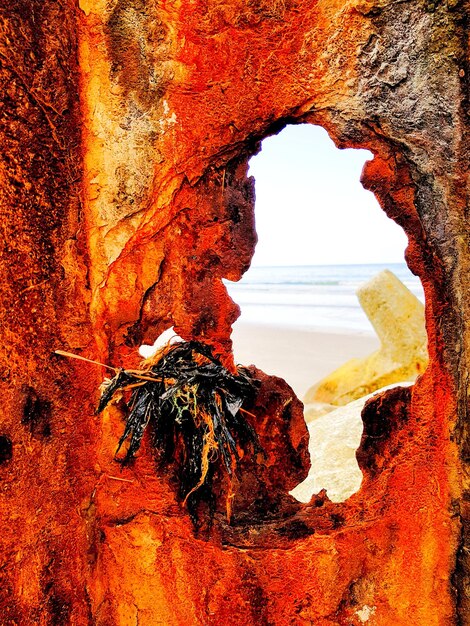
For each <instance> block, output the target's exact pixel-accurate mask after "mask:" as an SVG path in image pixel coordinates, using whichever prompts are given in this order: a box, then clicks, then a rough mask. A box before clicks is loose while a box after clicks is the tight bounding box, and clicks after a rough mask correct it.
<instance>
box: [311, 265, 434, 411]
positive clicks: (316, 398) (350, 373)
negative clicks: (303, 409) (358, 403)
mask: <svg viewBox="0 0 470 626" xmlns="http://www.w3.org/2000/svg"><path fill="white" fill-rule="evenodd" d="M357 295H358V298H359V302H360V303H361V306H362V308H363V309H364V311H365V312H366V314H367V317H368V318H369V320H370V321H371V323H372V325H373V327H374V329H375V331H376V333H377V335H378V337H379V339H380V342H381V347H380V349H379V350H377V351H376V352H374V353H373V354H371V355H370V356H368V357H365V358H362V359H351V360H350V361H348V362H347V363H345V364H344V365H342V366H341V367H340V368H338V369H337V370H335V371H334V372H332V373H331V374H329V375H328V376H327V377H326V378H324V379H323V380H321V381H320V382H318V383H316V384H315V385H314V386H313V387H311V388H310V389H309V390H308V391H307V393H306V395H305V398H304V402H305V403H306V404H311V403H326V404H333V405H336V406H342V405H344V404H348V403H349V402H351V401H352V400H355V399H356V398H361V397H363V396H366V395H368V394H370V393H372V392H373V391H375V390H376V389H380V388H381V387H385V386H387V385H390V384H393V383H397V382H399V381H414V380H416V377H417V376H418V375H419V374H420V373H422V372H423V371H424V370H425V368H426V366H427V362H428V353H427V336H426V330H425V322H424V306H423V304H422V303H421V302H420V301H419V300H418V298H416V296H414V295H413V294H412V293H411V291H410V290H409V289H407V287H405V285H404V284H403V283H402V282H401V281H400V280H399V279H398V278H397V277H396V276H395V275H394V274H393V273H392V272H390V271H389V270H384V271H383V272H380V273H379V274H377V276H375V277H374V278H372V279H371V280H370V281H369V282H367V283H365V284H364V285H363V286H362V287H360V288H359V290H358V292H357Z"/></svg>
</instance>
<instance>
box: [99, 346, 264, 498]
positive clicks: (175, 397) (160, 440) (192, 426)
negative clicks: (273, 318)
mask: <svg viewBox="0 0 470 626" xmlns="http://www.w3.org/2000/svg"><path fill="white" fill-rule="evenodd" d="M257 387H258V383H257V381H256V380H255V379H253V378H252V377H251V375H250V373H249V371H248V370H247V369H245V368H243V367H240V366H239V367H238V368H237V373H236V374H231V373H230V372H229V371H228V370H227V369H226V368H225V367H223V365H222V364H221V363H220V361H219V360H218V359H217V358H216V357H214V356H213V354H212V351H211V349H210V347H209V346H206V345H204V344H201V343H199V342H196V341H191V342H181V343H176V344H173V345H169V346H166V347H165V348H163V349H162V350H161V351H159V352H158V353H157V354H156V355H155V356H153V357H152V358H150V359H148V360H147V361H144V362H143V364H142V369H140V370H123V369H120V370H119V371H118V373H117V374H116V376H115V377H114V378H113V379H111V380H107V381H105V384H104V387H103V392H102V396H101V400H100V403H99V407H98V412H101V411H102V410H103V409H104V408H105V407H106V406H107V405H108V404H109V402H110V401H111V400H115V401H116V400H123V401H124V403H125V406H126V411H125V412H126V427H125V429H124V433H123V435H122V437H121V439H120V441H119V445H118V449H117V451H116V454H117V453H118V452H119V450H120V448H121V446H122V445H123V444H124V442H126V441H127V443H128V448H127V452H126V454H125V457H124V459H123V461H122V462H123V463H124V464H126V463H129V461H131V460H132V459H133V457H134V456H135V454H136V452H137V450H138V449H139V447H140V444H141V441H142V437H143V434H144V432H145V429H146V428H147V426H148V425H149V424H150V425H151V428H152V434H153V437H152V441H153V446H154V447H155V449H156V451H157V452H158V453H159V456H160V458H163V459H166V460H168V461H169V460H171V459H172V458H173V459H177V460H179V461H181V465H182V467H183V471H182V472H181V476H180V478H179V480H180V491H181V495H182V497H184V500H185V502H186V501H187V500H188V498H189V497H190V496H191V495H192V494H194V492H196V491H197V490H198V489H199V488H200V487H202V486H203V485H204V484H205V482H206V480H207V479H208V476H209V474H211V473H212V472H213V470H214V467H215V466H217V464H219V465H220V466H221V467H222V468H225V470H226V472H227V473H228V475H229V477H233V476H234V472H235V468H236V464H237V461H238V460H239V451H240V450H242V449H245V448H246V446H247V445H249V446H251V448H252V450H254V451H261V450H260V448H259V445H258V440H257V436H256V433H255V431H254V430H253V428H252V426H251V425H250V424H249V422H248V421H247V420H246V418H245V415H244V414H246V413H247V411H246V410H244V409H243V408H242V405H243V403H244V402H250V401H252V400H253V399H254V396H255V395H256V391H257ZM181 455H182V456H181ZM221 461H222V462H221ZM230 483H231V481H230Z"/></svg>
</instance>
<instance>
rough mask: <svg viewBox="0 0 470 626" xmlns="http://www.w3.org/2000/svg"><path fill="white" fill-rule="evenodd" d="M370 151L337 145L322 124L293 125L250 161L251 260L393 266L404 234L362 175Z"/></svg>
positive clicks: (401, 250) (401, 251)
mask: <svg viewBox="0 0 470 626" xmlns="http://www.w3.org/2000/svg"><path fill="white" fill-rule="evenodd" d="M370 158H372V155H371V153H370V152H369V151H368V150H349V149H348V150H338V148H336V146H335V145H334V143H333V142H332V140H331V139H330V138H329V137H328V134H327V132H326V131H325V130H324V129H323V128H320V127H319V126H312V125H310V124H302V125H300V126H287V128H285V129H284V130H283V131H282V132H281V133H280V134H279V135H276V136H274V137H268V138H267V139H265V140H264V141H263V149H262V151H261V152H260V154H258V155H257V156H255V157H253V158H252V159H251V161H250V174H252V175H253V176H254V177H255V179H256V210H255V214H256V230H257V232H258V245H257V247H256V253H255V256H254V259H253V263H252V265H258V266H259V265H326V264H343V263H392V262H400V261H403V260H404V256H403V255H404V250H405V247H406V243H407V240H406V237H405V235H404V233H403V231H402V230H401V228H400V227H399V226H397V225H396V224H395V223H394V222H392V220H390V219H389V218H388V217H387V216H386V215H385V213H384V212H383V211H382V209H381V208H380V206H379V205H378V203H377V200H376V199H375V196H374V195H373V194H372V193H371V192H369V191H366V190H365V189H364V188H363V187H362V185H361V183H360V182H359V178H360V175H361V170H362V167H363V165H364V163H365V161H367V160H368V159H370Z"/></svg>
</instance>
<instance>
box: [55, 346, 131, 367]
mask: <svg viewBox="0 0 470 626" xmlns="http://www.w3.org/2000/svg"><path fill="white" fill-rule="evenodd" d="M54 354H59V355H60V356H66V357H68V358H70V359H78V360H79V361H86V362H87V363H93V365H100V366H101V367H106V368H107V369H108V370H113V372H118V371H119V370H118V369H117V367H111V365H105V364H104V363H100V362H99V361H92V360H91V359H86V358H85V357H84V356H79V355H78V354H72V352H65V351H64V350H54Z"/></svg>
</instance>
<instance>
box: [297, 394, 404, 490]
mask: <svg viewBox="0 0 470 626" xmlns="http://www.w3.org/2000/svg"><path fill="white" fill-rule="evenodd" d="M409 384H410V383H409V382H403V383H400V385H399V386H401V387H406V386H408V385H409ZM396 386H398V385H390V386H389V387H385V388H384V389H380V390H378V391H376V392H375V393H372V394H370V395H368V396H365V397H364V398H359V399H358V400H355V401H354V402H350V403H349V404H347V405H346V406H341V407H337V408H336V409H335V410H333V411H331V412H329V413H324V414H323V415H319V416H317V417H316V418H315V419H313V420H311V421H310V422H307V426H308V431H309V435H310V443H309V452H310V461H311V466H310V471H309V473H308V476H307V478H306V479H305V480H304V481H303V482H302V483H300V484H299V485H297V487H296V488H295V489H293V490H292V491H291V492H290V493H291V494H292V495H293V496H294V498H296V499H297V500H299V501H300V502H310V500H311V498H312V496H313V495H314V494H317V493H319V492H320V491H321V490H322V489H326V492H327V494H328V497H329V498H330V500H332V501H333V502H343V501H344V500H346V499H347V498H349V497H350V496H351V495H352V494H353V493H355V492H356V491H358V489H359V487H360V486H361V482H362V472H361V470H360V469H359V466H358V464H357V461H356V450H357V448H358V447H359V444H360V442H361V436H362V430H363V423H362V418H361V412H362V409H363V407H364V404H365V403H366V401H367V400H368V399H369V398H371V397H373V396H376V395H377V394H378V393H382V392H383V391H386V390H387V389H390V388H391V387H396ZM318 408H321V407H318ZM323 408H326V407H323Z"/></svg>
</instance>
